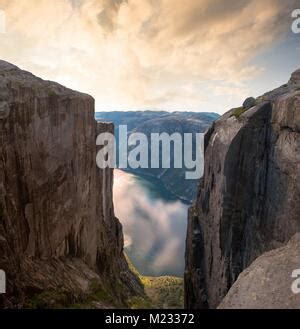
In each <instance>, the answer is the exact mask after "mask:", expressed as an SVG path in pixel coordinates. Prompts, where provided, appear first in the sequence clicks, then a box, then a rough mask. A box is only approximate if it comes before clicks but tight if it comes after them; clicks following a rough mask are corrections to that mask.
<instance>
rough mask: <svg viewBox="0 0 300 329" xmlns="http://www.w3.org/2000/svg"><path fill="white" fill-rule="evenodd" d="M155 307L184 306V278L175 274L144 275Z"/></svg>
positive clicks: (146, 289) (144, 280) (143, 278)
mask: <svg viewBox="0 0 300 329" xmlns="http://www.w3.org/2000/svg"><path fill="white" fill-rule="evenodd" d="M142 283H143V285H144V287H145V292H146V294H147V295H148V296H149V298H150V300H151V301H152V304H153V306H154V308H160V309H165V308H183V298H184V297H183V296H184V291H183V279H182V278H177V277H173V276H162V277H146V276H145V277H142Z"/></svg>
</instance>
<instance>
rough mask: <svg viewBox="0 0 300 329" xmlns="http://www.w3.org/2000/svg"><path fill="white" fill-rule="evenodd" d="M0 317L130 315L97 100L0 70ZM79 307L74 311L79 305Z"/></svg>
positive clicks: (0, 66) (10, 68) (133, 283)
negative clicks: (67, 310) (5, 311)
mask: <svg viewBox="0 0 300 329" xmlns="http://www.w3.org/2000/svg"><path fill="white" fill-rule="evenodd" d="M0 76H1V79H0V140H1V142H0V168H1V170H0V269H1V270H4V271H5V273H6V276H7V287H6V288H7V293H6V294H2V295H0V308H23V307H30V308H32V307H33V308H36V307H38V308H40V307H42V308H57V307H58V308H61V307H76V308H79V307H93V308H103V307H108V306H113V307H128V306H130V304H129V302H128V301H129V300H131V299H132V298H134V297H135V296H143V294H144V292H143V288H142V285H141V282H140V280H139V279H138V278H137V277H136V276H135V275H134V274H133V273H132V272H131V271H130V270H129V268H128V265H127V262H126V259H125V257H124V255H123V233H122V226H121V224H120V223H119V221H118V219H117V218H116V217H115V215H114V206H113V200H112V182H113V170H111V169H106V170H100V169H99V168H97V166H96V161H95V159H96V152H97V150H96V145H95V140H96V136H97V135H98V134H99V133H100V132H104V131H105V132H113V125H112V124H105V123H96V121H95V119H94V100H93V99H92V98H91V97H90V96H88V95H85V94H81V93H78V92H75V91H73V90H70V89H67V88H65V87H63V86H61V85H59V84H57V83H54V82H50V81H43V80H42V79H39V78H37V77H35V76H34V75H32V74H31V73H29V72H25V71H22V70H20V69H18V68H17V67H16V66H14V65H11V64H9V63H7V62H4V61H0ZM72 305H73V306H72Z"/></svg>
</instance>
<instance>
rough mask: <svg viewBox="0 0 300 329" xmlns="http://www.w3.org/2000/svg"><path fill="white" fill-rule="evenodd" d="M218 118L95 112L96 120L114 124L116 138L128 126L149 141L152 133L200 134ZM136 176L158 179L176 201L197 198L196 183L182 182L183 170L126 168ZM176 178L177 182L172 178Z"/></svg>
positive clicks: (185, 114) (131, 130)
mask: <svg viewBox="0 0 300 329" xmlns="http://www.w3.org/2000/svg"><path fill="white" fill-rule="evenodd" d="M218 118H219V115H218V114H216V113H205V112H200V113H196V112H172V113H170V112H164V111H159V112H158V111H144V112H141V111H140V112H139V111H137V112H97V113H96V119H97V120H99V121H106V122H113V123H114V124H115V134H116V136H117V137H118V135H119V126H120V125H127V129H128V132H129V133H132V132H141V133H144V134H146V135H147V136H148V137H149V138H150V135H151V133H163V132H165V133H168V134H170V135H171V134H173V133H175V132H178V133H180V134H181V135H183V134H184V133H194V134H196V133H203V132H205V131H206V130H208V129H209V127H210V126H211V124H212V123H213V122H214V121H215V120H216V119H218ZM129 171H130V172H133V173H135V174H143V175H146V176H147V175H148V176H153V177H156V178H159V179H160V180H161V181H162V183H163V184H164V185H165V187H166V188H167V189H168V190H169V191H170V192H171V193H173V194H174V195H176V196H177V197H178V198H180V199H181V200H183V201H185V202H189V203H190V202H192V201H193V200H194V199H195V197H196V191H197V185H198V181H197V180H195V181H188V180H186V179H185V172H186V169H185V168H183V169H172V168H171V169H163V168H160V169H129ZM174 177H176V179H174Z"/></svg>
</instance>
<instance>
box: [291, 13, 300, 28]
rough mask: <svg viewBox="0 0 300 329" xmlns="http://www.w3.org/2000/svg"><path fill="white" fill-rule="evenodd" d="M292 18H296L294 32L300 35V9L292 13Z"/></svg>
mask: <svg viewBox="0 0 300 329" xmlns="http://www.w3.org/2000/svg"><path fill="white" fill-rule="evenodd" d="M292 18H296V19H295V20H294V22H293V24H292V31H293V32H294V33H296V34H298V33H300V9H295V10H294V11H293V12H292Z"/></svg>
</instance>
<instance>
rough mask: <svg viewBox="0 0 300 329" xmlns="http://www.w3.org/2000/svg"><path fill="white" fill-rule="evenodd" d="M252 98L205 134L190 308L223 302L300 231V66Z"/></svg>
mask: <svg viewBox="0 0 300 329" xmlns="http://www.w3.org/2000/svg"><path fill="white" fill-rule="evenodd" d="M250 103H251V102H250ZM252 105H254V106H252ZM252 105H250V106H248V105H247V104H245V106H244V107H241V108H238V109H233V110H231V111H229V112H228V113H226V114H225V115H224V116H223V117H221V118H220V119H219V120H217V121H216V122H215V124H214V125H213V127H212V128H211V129H210V131H209V132H208V133H207V134H206V137H205V173H204V177H203V179H202V181H201V183H200V188H199V193H198V197H197V200H196V202H195V204H194V205H193V207H191V209H190V211H189V219H188V234H187V245H186V272H185V303H186V306H187V307H188V308H216V307H217V306H218V305H219V304H220V303H221V301H222V299H223V298H224V297H225V295H226V294H227V292H228V290H229V289H230V288H231V287H232V285H233V284H234V282H235V281H236V280H237V278H238V276H239V274H240V273H241V272H242V271H243V270H244V269H246V268H247V267H248V266H249V265H250V264H251V263H252V262H253V261H254V260H255V259H256V258H257V257H259V256H260V255H262V254H263V253H265V252H266V251H270V250H272V249H276V248H279V247H282V246H284V245H286V243H287V242H288V241H289V240H290V238H291V237H292V236H293V235H295V234H296V233H297V232H299V231H300V179H299V172H300V165H299V163H300V157H299V155H300V153H299V150H300V134H299V132H300V70H298V71H296V72H295V73H293V75H292V77H291V79H290V81H289V83H288V84H286V85H284V86H282V87H280V88H278V89H276V90H274V91H272V92H269V93H267V94H265V95H263V96H261V97H259V98H258V99H256V100H255V102H254V104H252ZM297 246H299V245H297ZM298 252H300V250H298ZM288 275H289V276H290V275H291V273H288ZM257 280H260V277H257ZM249 293H250V292H249ZM270 296H271V295H270Z"/></svg>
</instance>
